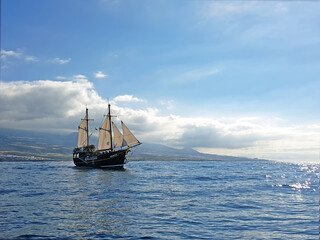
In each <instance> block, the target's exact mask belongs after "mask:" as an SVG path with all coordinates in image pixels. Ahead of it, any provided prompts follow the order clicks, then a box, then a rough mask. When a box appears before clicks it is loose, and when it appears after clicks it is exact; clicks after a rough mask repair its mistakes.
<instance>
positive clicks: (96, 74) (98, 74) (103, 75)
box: [94, 71, 108, 78]
mask: <svg viewBox="0 0 320 240" xmlns="http://www.w3.org/2000/svg"><path fill="white" fill-rule="evenodd" d="M94 77H95V78H106V77H108V75H107V74H104V73H103V72H102V71H98V72H96V73H95V74H94Z"/></svg>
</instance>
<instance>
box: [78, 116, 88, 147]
mask: <svg viewBox="0 0 320 240" xmlns="http://www.w3.org/2000/svg"><path fill="white" fill-rule="evenodd" d="M87 119H88V117H87V116H86V118H85V119H83V120H82V122H81V124H80V126H79V130H78V148H81V147H85V146H87V145H88V138H87V131H88V129H87Z"/></svg>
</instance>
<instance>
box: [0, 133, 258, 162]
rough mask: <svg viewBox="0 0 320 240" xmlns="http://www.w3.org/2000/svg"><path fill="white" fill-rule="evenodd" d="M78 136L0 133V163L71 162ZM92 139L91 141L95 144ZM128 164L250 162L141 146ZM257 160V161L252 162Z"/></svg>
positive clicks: (183, 150)
mask: <svg viewBox="0 0 320 240" xmlns="http://www.w3.org/2000/svg"><path fill="white" fill-rule="evenodd" d="M76 141H77V133H72V134H60V135H59V134H52V133H39V132H31V131H17V130H11V129H0V161H72V151H73V148H74V146H75V145H76ZM94 141H95V139H93V143H94ZM127 159H128V160H129V161H191V160H192V161H195V160H207V161H249V160H253V159H250V158H243V157H232V156H221V155H214V154H203V153H200V152H197V151H195V150H193V149H191V148H190V149H175V148H171V147H167V146H164V145H161V144H151V143H143V144H142V145H140V146H139V147H137V148H135V149H133V150H132V152H130V153H129V154H128V156H127ZM255 160H257V159H255Z"/></svg>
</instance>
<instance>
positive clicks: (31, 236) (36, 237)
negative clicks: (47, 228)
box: [17, 234, 53, 239]
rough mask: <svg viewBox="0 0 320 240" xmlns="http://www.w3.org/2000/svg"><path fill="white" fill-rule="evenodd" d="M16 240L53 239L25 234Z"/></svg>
mask: <svg viewBox="0 0 320 240" xmlns="http://www.w3.org/2000/svg"><path fill="white" fill-rule="evenodd" d="M17 239H53V237H49V236H43V235H33V234H25V235H20V236H18V237H17Z"/></svg>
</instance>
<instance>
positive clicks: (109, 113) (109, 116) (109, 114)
mask: <svg viewBox="0 0 320 240" xmlns="http://www.w3.org/2000/svg"><path fill="white" fill-rule="evenodd" d="M108 110H109V112H108V118H109V129H110V141H111V151H113V146H112V130H111V111H110V103H109V104H108Z"/></svg>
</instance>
